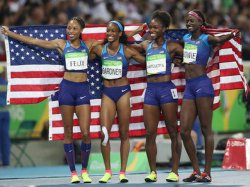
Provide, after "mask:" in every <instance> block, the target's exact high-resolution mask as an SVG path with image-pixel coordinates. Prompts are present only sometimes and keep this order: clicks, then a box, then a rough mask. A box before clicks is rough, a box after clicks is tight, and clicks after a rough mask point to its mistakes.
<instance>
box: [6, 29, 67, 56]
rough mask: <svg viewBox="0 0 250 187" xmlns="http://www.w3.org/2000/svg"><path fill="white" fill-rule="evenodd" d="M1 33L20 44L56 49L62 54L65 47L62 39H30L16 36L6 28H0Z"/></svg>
mask: <svg viewBox="0 0 250 187" xmlns="http://www.w3.org/2000/svg"><path fill="white" fill-rule="evenodd" d="M1 32H2V34H4V35H5V36H8V37H11V38H13V39H15V40H18V41H20V42H23V43H26V44H30V45H35V46H39V47H43V48H47V49H57V50H58V51H59V52H60V53H62V51H63V48H64V46H65V41H64V40H62V39H56V40H49V41H47V40H41V39H36V38H32V37H29V36H24V35H20V34H17V33H15V32H12V31H10V30H9V28H8V27H6V26H2V27H1Z"/></svg>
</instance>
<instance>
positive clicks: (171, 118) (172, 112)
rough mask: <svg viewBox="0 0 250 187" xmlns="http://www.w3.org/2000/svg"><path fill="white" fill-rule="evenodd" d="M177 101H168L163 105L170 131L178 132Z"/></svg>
mask: <svg viewBox="0 0 250 187" xmlns="http://www.w3.org/2000/svg"><path fill="white" fill-rule="evenodd" d="M177 107H178V104H177V103H166V104H162V105H161V109H162V113H163V116H164V120H165V123H166V127H167V129H168V131H169V132H173V131H176V132H177V113H178V111H177Z"/></svg>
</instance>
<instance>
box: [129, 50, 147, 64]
mask: <svg viewBox="0 0 250 187" xmlns="http://www.w3.org/2000/svg"><path fill="white" fill-rule="evenodd" d="M125 55H126V58H127V59H131V58H132V59H134V60H136V61H137V62H139V63H141V64H145V63H146V58H145V56H144V55H141V54H140V53H139V52H138V51H137V50H133V48H131V47H128V46H125Z"/></svg>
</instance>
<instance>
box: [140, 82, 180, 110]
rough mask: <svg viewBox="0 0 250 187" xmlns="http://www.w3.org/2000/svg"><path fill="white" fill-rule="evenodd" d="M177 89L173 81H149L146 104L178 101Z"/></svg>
mask: <svg viewBox="0 0 250 187" xmlns="http://www.w3.org/2000/svg"><path fill="white" fill-rule="evenodd" d="M177 101H178V94H177V89H176V86H175V85H174V83H172V81H167V82H157V83H151V82H150V83H147V88H146V93H145V97H144V104H147V105H158V106H160V105H161V104H165V103H177Z"/></svg>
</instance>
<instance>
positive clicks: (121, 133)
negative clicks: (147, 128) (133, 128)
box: [120, 132, 129, 141]
mask: <svg viewBox="0 0 250 187" xmlns="http://www.w3.org/2000/svg"><path fill="white" fill-rule="evenodd" d="M120 139H121V141H125V140H128V139H129V135H128V132H120Z"/></svg>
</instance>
